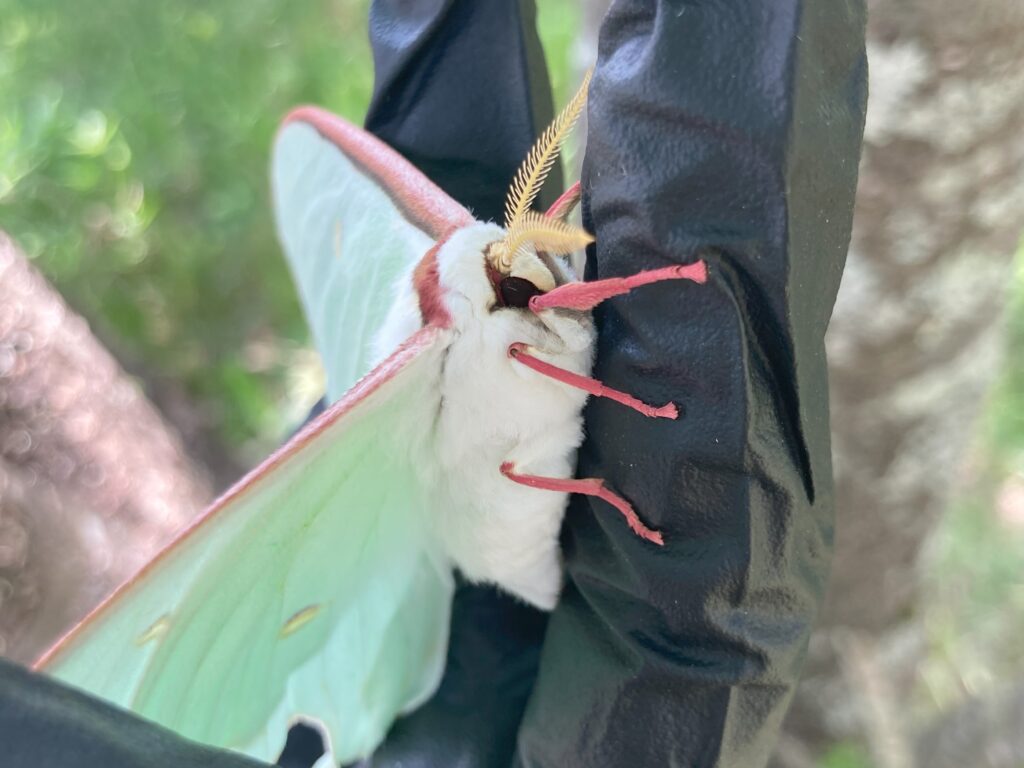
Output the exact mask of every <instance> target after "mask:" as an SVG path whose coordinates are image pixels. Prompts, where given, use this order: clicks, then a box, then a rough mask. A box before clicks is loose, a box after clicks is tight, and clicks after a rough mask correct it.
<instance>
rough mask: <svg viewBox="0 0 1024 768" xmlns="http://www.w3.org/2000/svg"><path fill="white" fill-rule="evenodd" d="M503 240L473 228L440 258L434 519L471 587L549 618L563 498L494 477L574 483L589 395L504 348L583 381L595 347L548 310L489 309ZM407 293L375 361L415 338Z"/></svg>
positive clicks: (576, 324)
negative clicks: (493, 250)
mask: <svg viewBox="0 0 1024 768" xmlns="http://www.w3.org/2000/svg"><path fill="white" fill-rule="evenodd" d="M501 234H502V230H501V229H499V228H498V227H495V226H493V225H486V224H477V225H473V226H471V227H469V228H467V229H465V230H461V231H460V232H457V233H456V234H455V235H454V236H453V237H452V238H451V239H450V240H449V242H448V243H447V244H446V245H445V246H444V247H443V248H442V249H441V250H440V253H439V254H438V262H439V266H440V279H441V285H442V287H443V289H444V301H445V304H446V306H447V307H448V309H449V311H450V312H451V315H452V321H453V322H452V328H451V330H452V336H451V339H452V340H451V343H450V345H449V346H448V349H447V354H446V356H445V362H444V370H443V371H442V374H441V406H440V411H439V413H438V415H437V419H436V422H435V424H434V428H433V430H432V438H433V439H432V440H431V441H430V447H431V450H432V455H431V456H429V459H428V461H429V463H430V464H431V466H430V467H429V468H428V471H427V473H426V477H427V478H428V484H429V486H430V488H431V493H430V499H429V502H428V503H429V507H430V509H429V513H430V514H431V516H432V519H433V520H434V521H435V524H436V526H437V528H436V533H437V535H438V538H439V540H440V541H441V542H442V544H443V546H444V549H445V551H446V552H447V554H448V556H449V557H450V558H451V560H452V561H453V563H454V564H455V565H457V566H458V567H459V569H460V570H461V571H462V572H463V574H464V575H465V576H466V577H467V578H469V579H470V580H472V581H484V582H492V583H496V584H498V585H499V586H501V587H503V588H504V589H506V590H508V591H510V592H512V593H513V594H516V595H518V596H519V597H521V598H523V599H524V600H526V601H528V602H530V603H533V604H534V605H537V606H539V607H541V608H551V607H553V606H554V604H555V602H556V600H557V598H558V592H559V590H560V588H561V583H562V565H561V556H560V552H559V546H558V533H559V529H560V528H561V523H562V517H563V515H564V514H565V507H566V504H567V502H568V495H567V494H565V493H559V492H554V491H547V490H540V489H536V488H529V487H526V486H524V485H520V484H518V483H516V482H513V481H512V480H510V479H508V478H507V477H505V476H504V475H502V474H501V471H500V467H501V465H502V464H503V463H504V462H512V463H513V464H514V466H515V471H516V472H518V473H520V474H531V475H540V476H543V477H554V478H570V477H572V476H573V473H574V470H575V465H576V448H577V447H578V446H579V444H580V441H581V439H582V410H583V405H584V403H585V402H586V399H587V394H586V393H585V392H583V391H581V390H578V389H575V388H573V387H569V386H568V385H566V384H563V383H561V382H558V381H556V380H554V379H552V378H550V377H548V376H545V375H543V374H540V373H537V372H535V371H533V370H531V369H529V368H527V367H526V366H525V365H523V364H522V363H519V362H516V361H515V360H514V359H512V358H511V357H509V355H508V348H509V346H510V345H512V344H514V343H517V342H518V343H525V344H528V345H530V347H531V349H530V353H531V354H533V355H535V356H537V357H540V358H541V359H543V360H545V361H546V362H550V363H552V364H554V365H557V366H559V367H561V368H564V369H567V370H569V371H572V372H574V373H579V374H584V375H586V374H589V372H590V367H591V364H592V361H593V347H594V340H595V336H594V330H593V325H592V322H591V319H590V316H589V314H586V313H579V312H562V311H559V310H548V311H545V312H543V313H541V316H540V317H537V316H534V314H533V313H532V312H530V311H528V310H518V309H508V308H505V309H500V308H499V309H493V308H492V305H493V303H494V301H493V298H494V297H493V289H492V288H491V285H490V282H489V281H488V280H487V277H486V273H485V271H484V266H483V257H482V253H481V251H482V248H483V247H484V246H485V245H486V244H487V243H488V242H491V241H493V240H495V239H497V238H498V237H500V236H501ZM410 283H411V281H403V284H402V286H400V289H399V295H398V296H397V297H396V304H395V309H394V311H392V313H391V315H390V316H389V318H388V320H387V322H386V323H385V326H384V327H383V328H382V329H381V332H380V334H379V335H378V339H377V341H378V348H379V349H380V350H381V352H383V351H384V350H385V348H387V347H391V348H393V345H394V344H396V343H397V342H398V341H400V340H401V339H402V338H405V337H406V336H407V335H408V333H409V332H410V327H411V325H412V323H411V322H410V317H409V312H408V311H407V310H406V311H402V310H400V309H399V307H401V306H405V307H408V306H409V299H410V297H409V296H408V294H407V291H408V289H407V288H405V287H404V286H407V285H410ZM402 294H406V295H404V296H403V295H402Z"/></svg>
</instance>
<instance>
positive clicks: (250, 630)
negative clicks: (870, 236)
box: [37, 82, 707, 765]
mask: <svg viewBox="0 0 1024 768" xmlns="http://www.w3.org/2000/svg"><path fill="white" fill-rule="evenodd" d="M585 98H586V82H585V83H584V85H583V87H582V88H581V89H580V91H579V93H578V94H577V95H576V96H575V97H574V98H573V100H572V101H571V102H570V103H569V105H568V106H567V107H566V108H565V110H564V111H563V112H562V113H561V114H560V115H559V116H558V117H557V118H556V120H555V121H554V123H553V124H552V125H551V126H550V127H549V128H548V129H547V131H545V132H544V134H543V135H542V136H541V137H540V138H539V139H538V141H537V143H536V145H535V146H534V148H533V149H532V151H531V152H530V154H529V156H528V157H527V159H526V161H525V162H524V164H523V166H522V167H521V168H520V170H519V172H518V173H517V175H516V177H515V179H514V181H513V184H512V187H511V190H510V192H509V196H508V204H507V207H506V216H505V222H504V226H498V225H496V224H493V223H486V222H480V221H476V220H474V218H473V217H472V216H471V214H470V213H469V212H468V211H467V210H466V209H464V208H463V207H462V206H461V205H459V204H458V203H457V202H455V201H454V200H452V199H451V198H449V197H448V196H447V195H445V194H444V193H443V192H442V191H441V190H440V189H438V188H437V187H436V186H435V185H434V184H433V183H431V182H430V181H429V180H428V179H427V178H425V177H424V176H423V175H422V174H421V173H420V172H419V171H417V170H416V169H415V168H414V167H413V166H412V165H410V164H409V163H408V162H406V161H405V160H404V159H403V158H402V157H401V156H400V155H398V154H397V153H395V152H394V151H393V150H391V149H390V148H389V147H387V146H386V145H384V144H382V143H381V142H379V141H377V140H376V139H375V138H373V137H372V136H371V135H369V134H367V133H365V132H364V131H362V130H360V129H359V128H356V127H354V126H352V125H350V124H348V123H346V122H345V121H343V120H341V119H340V118H338V117H335V116H333V115H330V114H329V113H327V112H324V111H322V110H320V109H317V108H311V107H307V108H301V109H299V110H297V111H295V112H294V113H292V114H291V115H290V116H289V117H288V118H287V119H286V120H285V122H284V124H283V126H282V127H281V129H280V131H279V133H278V136H277V138H276V141H275V147H274V156H273V162H272V180H273V192H274V202H275V210H276V215H277V226H278V231H279V235H280V239H281V241H282V244H283V246H284V251H285V254H286V256H287V259H288V261H289V264H290V267H291V270H292V273H293V275H294V278H295V282H296V284H297V287H298V290H299V293H300V296H301V299H302V302H303V306H304V309H305V313H306V316H307V318H308V321H309V324H310V326H311V330H312V335H313V337H314V340H315V342H316V345H317V347H318V349H319V350H320V352H321V356H322V358H323V362H324V366H325V369H326V376H327V393H328V398H329V400H331V401H333V405H331V406H330V407H329V408H328V409H327V410H326V412H324V413H323V414H322V415H321V416H320V417H319V418H317V419H316V420H315V421H313V422H311V423H310V424H309V425H307V426H306V427H305V428H304V429H302V430H301V431H300V432H299V433H298V434H297V435H296V436H295V437H294V438H293V439H292V440H290V441H289V442H288V443H287V444H286V445H284V447H282V448H281V449H280V450H279V451H278V452H277V453H275V454H274V455H272V456H271V457H270V458H269V459H267V460H266V461H265V462H263V463H262V464H261V465H260V466H259V467H258V468H256V469H255V470H254V471H253V472H252V473H250V474H249V475H248V476H246V477H245V478H244V479H242V480H241V481H240V482H239V483H238V484H237V485H236V486H235V487H233V488H232V489H231V490H229V491H228V492H227V493H226V494H225V495H224V496H223V497H221V498H220V499H219V500H217V501H216V502H215V503H214V504H213V505H212V506H211V507H210V508H209V509H208V510H207V511H206V512H205V513H204V514H203V515H201V516H200V517H199V518H198V519H197V521H196V522H195V523H193V524H192V525H191V526H190V527H189V528H187V529H186V530H185V531H183V532H182V533H181V534H180V535H179V536H178V537H177V538H176V539H175V540H174V541H173V542H172V543H171V544H170V545H169V546H168V547H167V548H166V549H164V550H163V551H162V552H161V553H160V554H159V555H158V556H157V557H156V558H155V559H154V560H153V561H152V562H150V563H149V564H148V565H147V566H146V567H144V568H143V569H142V570H141V571H140V572H139V573H138V574H137V575H136V576H134V577H133V578H132V579H131V580H129V581H128V582H127V583H125V584H124V585H123V586H121V587H120V588H119V589H118V590H117V591H116V592H115V593H114V594H113V595H112V596H111V597H109V598H108V599H107V600H106V601H105V602H104V603H103V604H101V605H100V606H99V607H98V608H97V609H96V610H95V611H94V612H93V613H92V614H90V615H89V616H88V617H87V618H86V619H85V620H84V621H83V622H81V623H80V624H79V625H78V626H77V627H75V628H74V629H73V630H72V631H71V632H70V633H69V634H68V635H67V636H66V637H64V638H63V639H62V640H61V641H60V642H58V643H57V644H56V646H54V648H52V649H51V650H50V651H49V652H48V653H47V654H46V655H45V656H44V657H43V658H42V659H41V660H40V661H39V662H38V663H37V667H38V668H40V669H43V670H46V671H48V672H50V673H51V674H53V675H55V676H56V677H58V678H60V679H62V680H64V681H66V682H69V683H71V684H73V685H76V686H79V687H81V688H84V689H86V690H88V691H91V692H93V693H95V694H97V695H100V696H102V697H104V698H107V699H109V700H111V701H113V702H115V703H117V704H120V705H122V706H125V707H127V708H130V709H132V710H134V711H136V712H138V713H139V714H141V715H143V716H145V717H148V718H150V719H152V720H155V721H156V722H158V723H161V724H163V725H165V726H167V727H169V728H171V729H173V730H175V731H178V732H179V733H181V734H183V735H185V736H187V737H190V738H193V739H196V740H198V741H202V742H205V743H208V744H213V745H217V746H222V747H229V748H233V749H237V750H241V751H243V752H246V753H248V754H250V755H253V756H255V757H259V758H263V759H271V760H272V759H274V757H275V756H276V755H277V754H278V753H279V752H280V750H281V747H282V746H283V743H284V739H285V735H286V732H287V728H288V726H289V725H290V724H292V723H294V722H296V721H303V722H306V723H309V724H311V725H313V726H315V727H316V728H317V729H318V730H319V731H320V732H321V734H322V736H323V737H324V742H325V746H326V754H325V756H324V758H323V764H324V765H328V764H337V763H338V762H339V761H350V760H355V759H358V758H360V757H363V756H366V755H368V754H369V753H371V752H372V751H373V750H374V748H375V747H376V746H377V745H378V744H379V743H380V742H381V741H382V739H383V738H384V736H385V734H386V733H387V730H388V728H389V726H390V725H391V723H392V722H393V721H394V719H395V718H396V717H398V716H399V715H401V714H402V713H405V712H408V711H410V710H412V709H414V708H415V707H417V706H418V705H419V704H420V703H422V702H423V701H424V700H426V699H427V698H428V697H429V696H430V695H431V693H432V692H433V691H434V690H435V689H436V687H437V685H438V683H439V680H440V677H441V674H442V671H443V666H444V661H445V652H446V646H447V640H448V624H449V612H450V606H451V600H452V593H453V569H454V568H458V569H459V570H460V571H461V572H462V573H463V574H464V575H465V576H466V577H467V578H469V579H470V580H474V581H481V582H490V583H493V584H496V585H498V586H500V587H501V588H503V589H505V590H507V591H509V592H511V593H512V594H513V595H516V596H518V597H519V598H521V599H522V600H524V601H527V602H529V603H532V604H534V605H536V606H538V607H540V608H543V609H550V608H551V607H552V606H553V605H554V604H555V602H556V600H557V597H558V592H559V589H560V586H561V581H562V565H561V559H560V553H559V548H558V532H559V527H560V525H561V521H562V517H563V515H564V512H565V508H566V503H567V500H568V496H569V494H571V493H583V494H588V495H591V496H597V497H600V498H602V499H604V500H605V501H607V502H608V503H609V505H610V508H614V509H617V510H618V511H619V512H620V513H621V514H622V515H623V517H624V522H625V523H626V524H628V525H629V526H630V527H631V528H632V529H633V531H635V532H636V533H637V535H639V536H641V537H642V538H644V539H645V540H646V541H648V542H649V543H650V545H651V546H659V545H662V544H663V543H664V542H663V539H662V535H661V533H660V532H658V531H654V530H651V529H650V528H648V527H647V526H646V525H645V524H644V523H643V522H642V521H641V518H640V516H639V515H638V513H637V512H636V511H634V509H633V508H632V506H631V505H630V504H629V502H628V501H626V500H625V499H623V498H622V497H620V496H619V495H617V494H616V493H615V492H614V490H613V489H610V488H607V487H605V485H604V484H603V483H602V482H601V481H600V480H599V479H575V478H574V469H575V451H576V448H577V447H578V445H579V444H580V442H581V439H582V409H583V405H584V403H585V401H586V399H587V398H588V397H589V396H602V397H609V398H612V399H613V400H616V401H618V402H619V403H622V404H623V405H624V406H625V407H628V408H631V409H633V410H634V411H636V412H637V414H638V418H644V417H646V418H669V419H671V418H676V416H677V410H676V406H675V405H674V404H672V403H669V404H667V405H664V406H660V407H654V406H651V405H648V404H646V403H644V402H642V401H641V400H639V399H637V398H635V397H633V396H631V395H628V394H626V393H623V392H619V391H617V390H614V389H612V388H610V387H606V386H605V385H603V384H602V383H601V382H599V381H597V380H595V379H593V378H590V371H591V366H592V363H593V357H594V345H595V330H594V324H593V321H592V318H591V314H590V310H591V309H592V308H593V307H594V306H596V305H597V304H598V303H600V302H601V301H603V300H605V299H607V298H609V297H612V296H616V295H620V294H623V293H626V292H628V291H631V290H633V289H635V288H637V287H639V286H642V285H645V284H648V283H652V282H659V281H665V280H686V281H692V282H695V283H702V282H704V281H705V280H706V277H707V270H706V267H705V265H704V263H703V262H700V261H698V262H696V263H693V264H689V265H683V266H679V265H675V266H669V267H664V268H661V269H654V270H651V271H648V272H642V273H640V274H638V275H633V276H627V277H613V278H609V279H604V280H597V281H593V282H586V283H584V282H578V281H576V280H574V279H573V276H572V274H571V271H570V268H569V267H568V265H567V264H566V263H565V262H564V261H563V260H562V258H561V257H562V256H564V255H566V254H568V253H570V252H572V251H573V250H575V249H578V248H580V247H581V246H583V245H586V244H587V243H589V242H590V241H591V237H590V236H589V235H588V234H587V233H586V232H584V231H583V230H581V229H579V228H577V227H575V226H573V225H571V224H569V223H568V222H567V216H568V214H569V212H570V211H571V210H572V209H573V208H574V206H575V205H576V204H577V202H578V201H579V199H580V187H579V184H576V185H574V186H573V187H572V188H571V189H570V190H569V191H568V192H566V193H565V194H563V195H562V197H561V198H559V199H558V201H556V203H555V204H554V205H553V206H552V207H551V209H549V210H548V212H547V213H546V214H541V213H537V212H534V211H533V210H531V206H532V204H533V202H534V200H535V199H536V197H537V194H538V192H539V190H540V188H541V186H542V185H543V183H544V180H545V178H546V176H547V174H548V172H549V170H550V168H551V167H552V164H553V163H554V162H555V160H556V158H557V156H558V153H559V150H560V147H561V145H562V143H563V142H564V140H565V137H566V136H567V135H568V133H569V131H570V130H571V128H572V125H573V124H574V122H575V121H576V119H577V117H578V115H579V114H580V112H581V110H582V108H583V105H584V103H585Z"/></svg>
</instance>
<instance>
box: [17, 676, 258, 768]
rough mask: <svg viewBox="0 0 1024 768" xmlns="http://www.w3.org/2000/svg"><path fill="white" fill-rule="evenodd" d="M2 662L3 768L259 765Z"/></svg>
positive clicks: (218, 767) (244, 767) (231, 767)
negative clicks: (184, 737)
mask: <svg viewBox="0 0 1024 768" xmlns="http://www.w3.org/2000/svg"><path fill="white" fill-rule="evenodd" d="M263 765H265V764H264V763H259V762H256V761H255V760H249V759H248V758H245V757H242V756H241V755H238V754H234V753H230V752H224V751H221V750H218V749H209V748H208V747H201V746H199V745H198V744H193V743H192V742H189V741H185V739H182V738H181V737H179V736H176V735H175V734H173V733H171V732H170V731H167V730H164V729H163V728H160V727H158V726H156V725H153V724H152V723H149V722H147V721H145V720H142V719H140V718H138V717H135V716H134V715H130V714H128V713H127V712H125V711H124V710H121V709H118V708H117V707H112V706H110V705H109V704H106V703H104V702H101V701H99V700H98V699H94V698H92V697H91V696H86V695H85V694H84V693H80V692H78V691H76V690H72V689H71V688H66V687H64V686H62V685H59V684H57V683H56V682H54V681H52V680H49V679H47V678H45V677H43V676H42V675H35V674H33V673H31V672H29V671H27V670H25V669H22V668H21V667H17V666H15V665H14V664H11V663H10V662H9V661H6V660H4V659H0V766H3V768H259V766H263Z"/></svg>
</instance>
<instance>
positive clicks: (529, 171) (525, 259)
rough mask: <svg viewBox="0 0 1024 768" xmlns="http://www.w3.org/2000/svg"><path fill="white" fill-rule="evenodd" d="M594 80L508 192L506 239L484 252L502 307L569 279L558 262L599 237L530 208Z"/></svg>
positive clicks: (537, 145) (551, 128) (517, 304)
mask: <svg viewBox="0 0 1024 768" xmlns="http://www.w3.org/2000/svg"><path fill="white" fill-rule="evenodd" d="M589 84H590V73H589V72H588V73H587V75H586V77H584V79H583V84H582V85H581V86H580V89H579V90H578V91H577V92H576V95H575V96H573V98H572V100H571V101H570V102H569V103H568V104H567V105H566V107H565V109H563V110H562V112H561V113H560V114H559V115H558V117H556V118H555V120H554V122H553V123H551V125H549V126H548V128H547V130H545V131H544V133H542V134H541V136H540V138H539V139H537V142H536V143H535V144H534V145H533V148H532V149H531V150H530V153H529V154H528V155H527V157H526V160H524V161H523V164H522V165H521V166H520V167H519V170H518V171H517V173H516V175H515V178H514V179H513V181H512V186H511V187H510V189H509V191H508V198H507V199H506V202H505V237H504V238H503V239H501V240H498V241H496V242H493V243H491V245H490V246H489V247H488V249H487V251H486V254H485V259H486V266H487V273H488V276H489V277H490V279H491V284H492V285H493V287H494V292H495V295H496V297H497V299H498V302H499V304H501V305H502V306H512V307H525V306H526V305H527V303H528V302H529V299H530V297H531V296H534V295H537V294H540V293H546V292H547V291H550V290H551V289H552V288H554V287H555V286H556V285H557V284H558V283H559V281H560V280H559V278H562V280H561V281H562V282H564V270H563V269H560V267H559V265H558V264H557V263H556V262H555V261H554V260H555V259H556V258H557V257H559V256H567V255H568V254H570V253H572V252H573V251H575V250H578V249H580V248H583V247H585V246H586V245H587V244H588V243H591V242H593V240H594V238H593V237H591V236H590V235H589V234H588V233H587V232H586V231H584V230H583V229H581V228H579V227H575V226H573V225H571V224H569V223H568V222H567V221H566V220H565V218H564V216H562V217H555V216H545V215H544V214H541V213H538V212H536V211H533V210H531V209H530V206H531V205H533V201H534V200H535V199H536V198H537V195H538V194H539V193H540V190H541V187H543V186H544V181H545V179H547V177H548V174H549V173H550V172H551V168H552V167H553V166H554V164H555V162H556V161H557V160H558V155H559V152H560V151H561V148H562V144H563V143H564V142H565V140H566V138H567V137H568V136H569V133H570V132H571V131H572V128H573V126H574V125H575V124H576V121H577V120H578V119H579V116H580V114H581V113H582V112H583V106H584V105H585V104H586V101H587V87H588V86H589ZM566 213H567V212H566Z"/></svg>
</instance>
